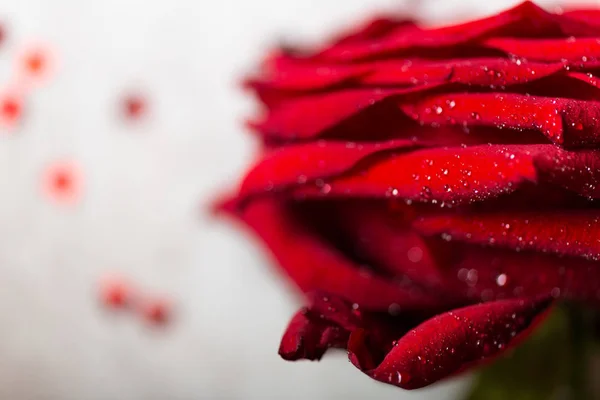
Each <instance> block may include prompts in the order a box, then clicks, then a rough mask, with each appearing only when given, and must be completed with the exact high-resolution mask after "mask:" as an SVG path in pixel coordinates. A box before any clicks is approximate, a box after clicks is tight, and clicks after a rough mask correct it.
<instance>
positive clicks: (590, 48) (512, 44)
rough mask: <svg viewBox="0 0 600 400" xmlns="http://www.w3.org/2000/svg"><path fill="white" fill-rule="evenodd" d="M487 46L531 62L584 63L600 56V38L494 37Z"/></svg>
mask: <svg viewBox="0 0 600 400" xmlns="http://www.w3.org/2000/svg"><path fill="white" fill-rule="evenodd" d="M485 45H486V46H489V47H492V48H495V49H499V50H502V51H504V52H506V53H508V54H512V55H516V56H520V57H526V58H527V59H529V60H534V61H544V62H557V61H563V60H568V61H579V62H581V61H583V62H586V61H588V60H593V59H596V58H598V57H599V56H600V39H599V38H575V37H570V38H559V39H554V38H553V39H545V38H544V39H523V38H518V39H516V38H499V37H493V38H490V39H487V40H486V41H485Z"/></svg>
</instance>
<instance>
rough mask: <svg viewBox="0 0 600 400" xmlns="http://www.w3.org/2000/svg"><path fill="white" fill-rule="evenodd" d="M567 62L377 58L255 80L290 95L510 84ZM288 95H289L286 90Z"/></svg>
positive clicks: (290, 69) (289, 69)
mask: <svg viewBox="0 0 600 400" xmlns="http://www.w3.org/2000/svg"><path fill="white" fill-rule="evenodd" d="M563 70H564V64H563V63H561V62H557V63H553V64H546V63H536V62H529V61H527V60H518V59H506V58H474V59H466V60H462V59H455V60H443V61H418V60H415V61H412V60H402V61H396V60H394V61H376V62H370V63H361V64H350V65H327V64H325V65H319V64H309V65H306V64H302V63H296V64H295V65H294V64H292V65H288V66H286V67H283V68H280V69H279V70H278V71H277V73H274V74H269V75H268V76H267V77H264V78H259V79H253V80H249V81H248V82H247V86H249V87H251V88H253V89H255V90H256V91H257V92H259V96H260V92H264V91H266V90H278V91H283V92H287V93H285V95H287V98H288V99H289V98H292V97H294V96H300V95H302V94H306V93H310V92H311V91H316V90H324V89H334V88H335V87H336V86H339V85H341V84H342V83H344V82H346V85H345V87H351V86H354V87H359V86H365V85H379V86H400V87H402V86H414V85H429V84H433V83H461V84H465V85H472V86H487V87H489V86H490V85H493V86H510V85H516V84H523V83H527V82H530V81H533V80H539V79H542V78H544V77H546V76H549V75H552V74H555V73H557V72H561V71H563ZM281 95H282V96H283V95H284V94H283V93H282V94H281Z"/></svg>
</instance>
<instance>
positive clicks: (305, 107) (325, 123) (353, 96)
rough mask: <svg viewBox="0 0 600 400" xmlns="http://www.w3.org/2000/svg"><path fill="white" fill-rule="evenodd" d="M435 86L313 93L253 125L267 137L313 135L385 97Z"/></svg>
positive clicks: (289, 103) (287, 104)
mask: <svg viewBox="0 0 600 400" xmlns="http://www.w3.org/2000/svg"><path fill="white" fill-rule="evenodd" d="M431 88H432V87H412V88H406V89H385V90H382V89H354V90H345V91H341V92H333V93H327V94H320V95H313V96H307V97H303V98H300V99H299V100H295V101H291V102H287V103H284V104H282V105H281V107H278V108H277V109H275V110H273V111H271V112H270V113H269V115H268V116H267V117H266V118H265V119H264V120H262V121H259V122H252V123H251V126H252V127H253V128H255V129H256V130H258V131H259V132H262V133H263V134H264V135H265V136H267V137H276V138H284V139H304V138H310V137H314V136H316V135H317V134H319V133H322V132H323V131H325V130H326V129H328V128H331V127H333V126H335V125H337V124H339V123H341V122H342V121H343V120H345V119H347V118H349V117H351V116H352V115H354V114H357V113H359V112H360V111H361V110H365V109H368V108H369V107H372V106H373V105H375V104H377V103H379V102H381V101H382V100H384V99H388V98H391V97H392V96H394V97H396V96H398V97H399V96H401V95H406V94H410V93H413V92H415V91H423V90H426V89H431Z"/></svg>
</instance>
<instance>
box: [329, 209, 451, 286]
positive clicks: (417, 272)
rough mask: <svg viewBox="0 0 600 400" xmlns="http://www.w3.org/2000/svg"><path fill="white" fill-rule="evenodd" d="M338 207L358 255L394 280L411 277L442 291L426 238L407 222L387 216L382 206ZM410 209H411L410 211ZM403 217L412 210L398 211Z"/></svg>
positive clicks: (342, 229)
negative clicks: (395, 278)
mask: <svg viewBox="0 0 600 400" xmlns="http://www.w3.org/2000/svg"><path fill="white" fill-rule="evenodd" d="M377 206H379V207H378V208H377V207H372V206H369V205H366V204H362V205H361V204H354V205H353V206H344V205H343V204H340V205H335V206H334V207H333V208H335V210H336V211H337V214H338V215H339V218H338V219H339V228H338V229H340V231H341V232H343V235H345V237H347V239H348V241H349V242H350V243H354V244H355V245H354V247H355V251H357V252H358V253H359V254H360V255H362V256H364V258H365V259H367V260H369V261H372V262H374V263H375V265H376V267H377V268H378V269H383V270H385V271H386V272H387V273H389V274H392V276H407V277H408V278H410V279H411V280H413V281H414V282H415V283H416V284H418V285H423V286H424V287H442V286H443V282H442V279H443V278H442V276H441V274H440V271H439V270H438V268H437V265H436V264H435V262H434V260H433V259H432V256H431V254H430V253H429V251H428V248H427V245H426V244H425V242H424V241H423V238H422V237H421V236H419V235H418V234H417V233H416V232H415V231H414V230H412V229H410V224H409V223H408V222H407V221H404V220H403V218H401V217H398V216H396V217H395V218H394V216H393V215H392V213H387V214H386V213H384V212H382V210H381V208H383V205H382V204H377ZM407 208H408V207H407ZM397 213H398V214H399V215H403V214H410V210H403V209H402V208H400V209H399V210H397Z"/></svg>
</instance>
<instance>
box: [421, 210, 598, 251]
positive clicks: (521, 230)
mask: <svg viewBox="0 0 600 400" xmlns="http://www.w3.org/2000/svg"><path fill="white" fill-rule="evenodd" d="M599 222H600V212H598V211H595V210H586V211H579V212H576V211H575V212H573V211H572V212H569V211H550V212H543V213H538V212H527V213H518V214H515V213H494V214H483V215H477V214H454V215H448V214H445V215H436V216H426V217H420V218H418V219H417V220H416V221H415V222H414V223H413V225H414V227H415V228H416V229H417V230H418V231H419V232H421V233H423V234H425V235H439V234H446V235H450V236H451V237H452V240H459V241H464V242H467V243H478V244H487V245H490V246H494V247H506V248H510V249H519V250H535V251H540V252H551V253H556V254H561V255H570V256H578V257H584V258H588V259H593V260H600V223H599Z"/></svg>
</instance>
